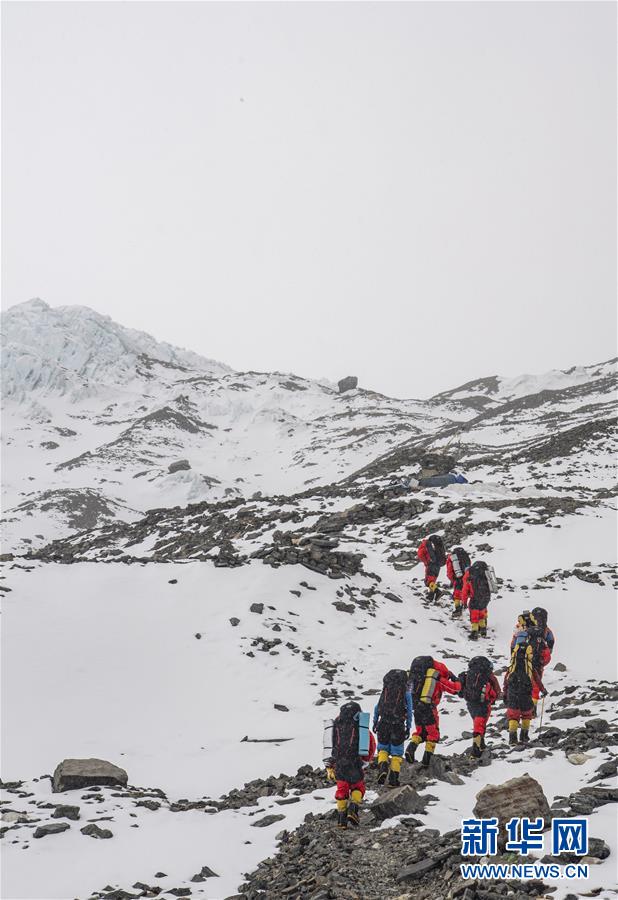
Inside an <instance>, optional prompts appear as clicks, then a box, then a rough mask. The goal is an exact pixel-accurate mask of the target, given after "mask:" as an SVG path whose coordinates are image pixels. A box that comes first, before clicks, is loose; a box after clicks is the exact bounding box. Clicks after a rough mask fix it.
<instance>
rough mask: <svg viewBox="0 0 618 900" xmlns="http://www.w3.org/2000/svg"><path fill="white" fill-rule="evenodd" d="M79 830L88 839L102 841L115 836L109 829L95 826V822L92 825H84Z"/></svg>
mask: <svg viewBox="0 0 618 900" xmlns="http://www.w3.org/2000/svg"><path fill="white" fill-rule="evenodd" d="M79 830H80V831H81V833H82V834H85V835H86V837H91V838H97V839H102V838H111V837H113V836H114V835H113V833H112V832H111V831H110V830H109V828H99V826H98V825H95V824H94V822H92V823H91V824H90V825H84V827H83V828H80V829H79Z"/></svg>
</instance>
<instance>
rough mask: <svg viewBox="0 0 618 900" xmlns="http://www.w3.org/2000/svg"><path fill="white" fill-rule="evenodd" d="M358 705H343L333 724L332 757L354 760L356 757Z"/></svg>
mask: <svg viewBox="0 0 618 900" xmlns="http://www.w3.org/2000/svg"><path fill="white" fill-rule="evenodd" d="M360 711H361V708H360V706H359V705H358V703H355V702H354V701H350V702H349V703H345V704H344V705H343V706H342V707H341V710H340V712H339V715H338V716H337V718H336V719H335V721H334V723H333V757H334V758H335V759H336V760H338V759H354V758H355V757H357V756H358V737H359V735H358V714H359V712H360Z"/></svg>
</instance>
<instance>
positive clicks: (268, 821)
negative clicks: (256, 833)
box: [251, 814, 285, 828]
mask: <svg viewBox="0 0 618 900" xmlns="http://www.w3.org/2000/svg"><path fill="white" fill-rule="evenodd" d="M282 819H285V816H280V815H274V814H273V815H270V816H264V818H263V819H258V820H257V821H256V822H252V823H251V827H252V828H268V826H269V825H273V824H274V823H275V822H280V821H281V820H282Z"/></svg>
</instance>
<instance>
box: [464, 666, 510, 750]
mask: <svg viewBox="0 0 618 900" xmlns="http://www.w3.org/2000/svg"><path fill="white" fill-rule="evenodd" d="M459 681H460V682H461V696H462V697H463V698H464V700H465V701H466V704H467V706H468V712H469V713H470V715H471V716H472V756H474V757H475V758H477V759H478V757H480V756H481V753H482V751H483V750H484V749H485V728H486V727H487V720H488V719H489V716H490V715H491V707H492V705H493V703H494V701H495V700H499V699H500V697H501V696H502V690H501V688H500V685H499V684H498V679H497V678H496V676H495V675H494V673H493V664H492V662H491V660H489V659H487V657H486V656H475V657H474V659H471V660H470V662H469V663H468V670H467V671H466V672H462V673H461V674H460V676H459Z"/></svg>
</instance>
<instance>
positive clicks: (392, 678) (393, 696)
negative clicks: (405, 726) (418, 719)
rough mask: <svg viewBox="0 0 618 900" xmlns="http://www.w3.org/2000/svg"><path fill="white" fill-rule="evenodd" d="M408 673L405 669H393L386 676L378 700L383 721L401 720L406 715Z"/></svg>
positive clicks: (379, 713) (379, 712)
mask: <svg viewBox="0 0 618 900" xmlns="http://www.w3.org/2000/svg"><path fill="white" fill-rule="evenodd" d="M407 685H408V673H407V672H404V670H403V669H391V670H390V672H387V673H386V675H385V676H384V681H383V682H382V693H381V694H380V699H379V700H378V715H379V717H380V721H381V722H393V723H394V722H401V721H403V720H405V717H406V687H407Z"/></svg>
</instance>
